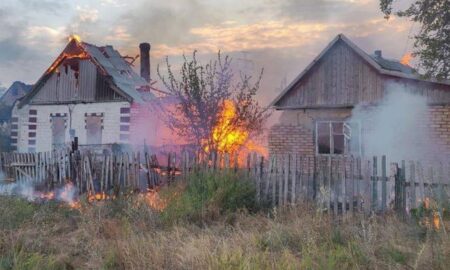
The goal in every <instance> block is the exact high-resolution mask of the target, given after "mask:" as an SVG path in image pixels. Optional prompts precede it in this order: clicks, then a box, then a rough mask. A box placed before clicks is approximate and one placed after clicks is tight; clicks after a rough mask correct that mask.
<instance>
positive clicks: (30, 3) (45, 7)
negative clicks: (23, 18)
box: [19, 0, 69, 14]
mask: <svg viewBox="0 0 450 270" xmlns="http://www.w3.org/2000/svg"><path fill="white" fill-rule="evenodd" d="M19 2H20V3H21V4H22V5H23V6H24V7H25V8H26V9H28V10H32V11H33V12H49V13H53V14H58V13H59V12H60V11H61V10H63V9H66V8H68V7H69V4H68V2H67V0H19Z"/></svg>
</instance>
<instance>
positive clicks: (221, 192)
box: [162, 172, 258, 223]
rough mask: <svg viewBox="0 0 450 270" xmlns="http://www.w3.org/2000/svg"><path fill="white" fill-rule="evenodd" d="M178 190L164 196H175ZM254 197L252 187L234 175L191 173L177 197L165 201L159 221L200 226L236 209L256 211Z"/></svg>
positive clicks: (243, 178)
mask: <svg viewBox="0 0 450 270" xmlns="http://www.w3.org/2000/svg"><path fill="white" fill-rule="evenodd" d="M179 189H180V188H179V187H178V188H177V187H176V188H174V189H173V190H172V191H171V192H168V193H169V194H170V193H179V192H180V191H179ZM164 196H165V197H167V196H172V195H167V194H166V195H164ZM255 196H256V193H255V188H254V186H253V184H252V183H251V182H250V181H249V180H248V179H246V178H245V177H244V176H243V175H240V174H238V173H233V172H226V173H202V174H193V175H191V177H190V179H189V181H188V183H187V184H186V185H185V186H184V187H182V191H181V194H180V195H178V196H174V198H173V199H171V200H169V203H168V205H167V208H166V209H165V210H164V211H163V213H162V218H163V220H165V221H168V222H170V223H173V222H177V221H190V222H194V223H203V222H205V221H208V220H214V219H215V218H217V217H218V216H220V215H224V214H228V213H233V212H235V211H236V210H239V209H246V210H248V211H250V212H255V211H256V210H257V209H258V206H257V204H256V201H255Z"/></svg>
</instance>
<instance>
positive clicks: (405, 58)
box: [400, 52, 413, 66]
mask: <svg viewBox="0 0 450 270" xmlns="http://www.w3.org/2000/svg"><path fill="white" fill-rule="evenodd" d="M412 59H413V56H412V53H409V52H408V53H405V54H404V55H403V57H402V59H400V63H402V64H403V65H406V66H409V65H410V63H411V60H412Z"/></svg>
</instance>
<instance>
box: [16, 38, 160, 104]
mask: <svg viewBox="0 0 450 270" xmlns="http://www.w3.org/2000/svg"><path fill="white" fill-rule="evenodd" d="M74 52H75V53H76V54H83V53H84V54H86V55H87V56H88V57H89V59H90V60H91V61H92V62H93V63H94V64H95V65H96V66H97V68H99V69H100V71H101V72H102V74H103V75H105V76H107V77H108V79H109V84H110V86H111V88H112V89H114V90H115V91H117V92H119V94H122V95H124V96H125V97H127V98H128V100H130V101H135V102H138V103H143V102H144V98H143V96H142V94H141V93H140V91H138V89H139V88H142V87H147V86H148V85H149V84H148V83H147V81H145V79H143V78H142V77H141V76H139V75H138V74H137V73H136V72H135V71H134V70H133V69H132V68H131V66H130V64H128V62H127V61H125V59H124V58H123V57H122V56H121V55H120V53H119V52H118V51H117V50H115V49H114V48H113V47H112V46H110V45H108V46H96V45H93V44H90V43H87V42H78V41H77V40H76V39H72V40H71V41H70V42H69V43H68V44H67V46H66V48H65V49H64V50H63V52H62V53H61V54H60V55H59V56H58V58H56V60H55V61H54V62H53V63H52V65H51V66H50V67H49V68H48V69H47V71H46V72H45V73H44V75H42V77H41V78H40V79H39V80H38V81H37V83H36V84H35V85H34V87H33V89H32V91H31V92H30V93H29V94H28V95H26V96H25V97H24V98H22V99H21V101H20V104H19V106H22V105H24V104H25V103H26V102H27V101H29V100H30V99H31V98H32V97H33V96H34V95H35V94H36V93H37V92H38V91H39V89H40V88H41V86H42V85H43V84H44V83H45V82H46V81H47V80H48V78H49V77H50V76H51V71H52V70H53V69H54V68H55V67H57V66H58V65H59V64H60V63H61V62H62V61H63V60H64V59H65V57H66V56H67V55H68V54H70V53H74ZM148 95H151V96H152V97H153V94H152V93H145V96H146V97H145V100H148V99H149V98H150V97H149V96H148Z"/></svg>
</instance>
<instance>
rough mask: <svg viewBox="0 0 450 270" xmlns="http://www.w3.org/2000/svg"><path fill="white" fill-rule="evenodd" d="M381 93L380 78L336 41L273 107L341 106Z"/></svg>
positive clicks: (347, 47) (377, 97) (373, 98)
mask: <svg viewBox="0 0 450 270" xmlns="http://www.w3.org/2000/svg"><path fill="white" fill-rule="evenodd" d="M383 94H384V87H383V78H382V77H381V76H380V75H379V74H378V73H377V71H376V70H375V69H374V68H373V67H371V66H370V65H369V64H368V63H367V62H366V61H365V60H364V59H363V58H361V57H360V56H359V55H358V54H357V53H356V52H354V51H353V49H352V48H350V47H349V46H348V45H347V44H345V43H344V42H343V41H338V42H337V43H336V44H335V45H334V46H333V47H332V48H330V50H329V51H327V52H326V54H325V55H324V57H323V58H322V59H321V60H320V61H318V62H317V63H315V65H314V66H313V67H312V68H311V69H310V70H309V72H308V73H307V74H306V75H305V76H304V77H303V78H302V80H301V81H300V82H298V84H297V85H295V86H294V87H293V89H292V90H291V91H289V92H288V93H286V95H285V96H284V97H283V98H282V99H281V100H280V101H279V102H278V103H277V106H278V107H280V108H283V107H299V106H302V107H304V106H320V105H327V106H342V105H349V104H358V103H361V102H373V101H376V100H379V99H380V98H381V97H382V96H383Z"/></svg>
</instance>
